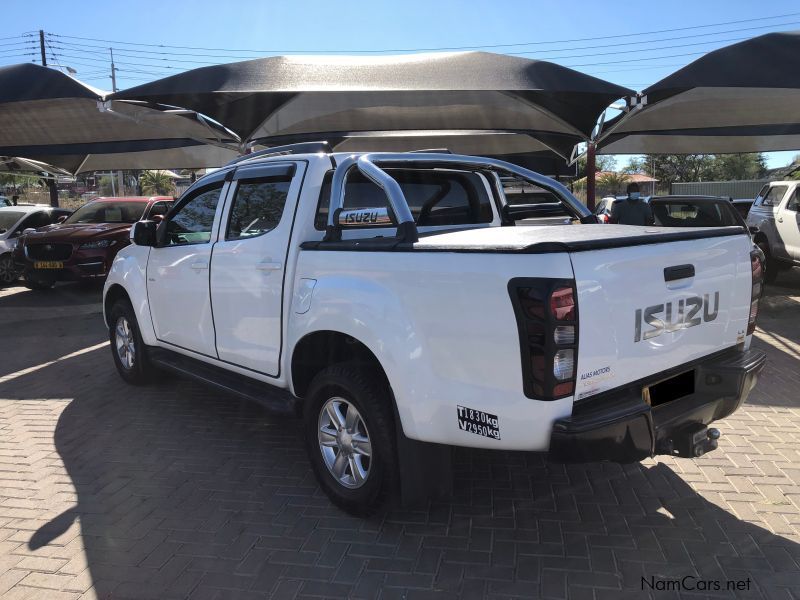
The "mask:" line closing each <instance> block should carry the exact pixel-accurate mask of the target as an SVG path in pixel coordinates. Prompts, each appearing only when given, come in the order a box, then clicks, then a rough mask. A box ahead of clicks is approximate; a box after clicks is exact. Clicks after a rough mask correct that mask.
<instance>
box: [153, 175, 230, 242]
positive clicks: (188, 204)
mask: <svg viewBox="0 0 800 600" xmlns="http://www.w3.org/2000/svg"><path fill="white" fill-rule="evenodd" d="M221 191H222V182H221V181H220V182H219V183H217V184H214V185H213V186H211V187H208V188H205V189H203V190H198V191H197V193H196V194H195V195H193V196H192V197H190V198H189V199H188V200H186V201H185V202H182V203H181V206H180V208H178V210H177V212H176V213H175V214H173V215H172V216H171V217H170V218H169V220H168V221H167V223H166V235H165V240H164V243H165V245H167V246H180V245H184V244H205V243H208V242H209V241H211V230H212V228H213V226H214V215H215V214H216V212H217V204H219V196H220V192H221Z"/></svg>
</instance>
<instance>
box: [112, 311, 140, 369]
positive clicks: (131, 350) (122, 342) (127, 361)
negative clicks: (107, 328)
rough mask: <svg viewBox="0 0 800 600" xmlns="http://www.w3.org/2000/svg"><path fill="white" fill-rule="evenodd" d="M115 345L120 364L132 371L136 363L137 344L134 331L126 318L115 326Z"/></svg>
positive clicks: (121, 319)
mask: <svg viewBox="0 0 800 600" xmlns="http://www.w3.org/2000/svg"><path fill="white" fill-rule="evenodd" d="M114 345H115V346H116V348H117V357H118V358H119V362H120V363H121V364H122V366H123V367H124V368H125V369H126V370H130V369H132V368H133V365H134V362H135V361H136V343H135V340H134V337H133V329H132V328H131V325H130V323H129V322H128V319H126V318H125V317H120V318H119V319H117V323H116V325H115V326H114Z"/></svg>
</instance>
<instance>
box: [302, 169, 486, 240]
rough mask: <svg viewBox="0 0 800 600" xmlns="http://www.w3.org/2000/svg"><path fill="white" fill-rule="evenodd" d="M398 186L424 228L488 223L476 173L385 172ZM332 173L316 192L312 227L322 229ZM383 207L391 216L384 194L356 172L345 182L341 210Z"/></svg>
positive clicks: (434, 171)
mask: <svg viewBox="0 0 800 600" xmlns="http://www.w3.org/2000/svg"><path fill="white" fill-rule="evenodd" d="M387 172H388V173H389V174H390V175H391V176H392V177H394V178H395V179H396V180H397V182H398V183H399V184H400V187H401V188H402V190H403V194H404V195H405V197H406V200H407V201H408V207H409V208H410V209H411V214H412V215H413V216H414V221H416V223H417V225H419V226H420V227H424V226H426V225H472V224H479V223H491V221H492V218H493V214H492V199H491V197H490V196H489V193H488V191H487V189H486V186H485V185H484V180H483V179H482V178H481V176H480V175H478V174H477V173H471V172H465V171H445V170H430V169H426V170H423V169H419V170H410V169H387ZM332 179H333V172H329V173H328V174H327V175H326V176H325V180H324V182H323V184H322V190H321V192H320V198H319V205H318V206H317V216H316V219H315V226H316V228H317V229H319V230H323V229H325V225H326V224H327V221H328V207H329V205H330V196H331V180H332ZM379 207H385V208H388V209H389V212H390V214H391V213H392V209H391V206H390V205H389V201H388V199H387V197H386V194H385V193H384V192H383V190H382V189H381V188H379V187H378V186H377V185H375V184H374V183H373V182H372V181H370V180H368V179H367V178H366V177H364V176H363V175H362V174H361V173H360V172H358V171H353V172H351V174H350V176H349V177H348V180H347V187H346V189H345V197H344V208H345V209H354V208H379Z"/></svg>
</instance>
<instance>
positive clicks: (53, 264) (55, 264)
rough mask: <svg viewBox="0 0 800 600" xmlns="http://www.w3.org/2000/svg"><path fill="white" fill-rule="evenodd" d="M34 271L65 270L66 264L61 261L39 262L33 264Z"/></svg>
mask: <svg viewBox="0 0 800 600" xmlns="http://www.w3.org/2000/svg"><path fill="white" fill-rule="evenodd" d="M33 268H34V269H63V268H64V263H63V262H61V261H60V260H37V261H36V262H35V263H33Z"/></svg>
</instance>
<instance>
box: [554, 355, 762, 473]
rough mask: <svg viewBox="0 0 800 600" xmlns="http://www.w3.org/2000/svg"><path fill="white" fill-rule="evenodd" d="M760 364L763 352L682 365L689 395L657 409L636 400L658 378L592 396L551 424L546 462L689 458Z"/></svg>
mask: <svg viewBox="0 0 800 600" xmlns="http://www.w3.org/2000/svg"><path fill="white" fill-rule="evenodd" d="M765 362H766V354H765V353H764V352H762V351H761V350H753V349H751V350H748V351H746V352H742V351H739V350H732V351H726V352H724V353H722V354H717V355H714V356H713V357H711V358H708V359H706V360H704V361H702V362H699V363H696V364H693V365H687V366H686V369H684V371H687V370H690V369H694V373H695V384H694V393H692V394H690V395H687V396H684V397H681V398H677V399H675V400H671V401H669V402H666V403H664V404H661V405H658V406H650V405H649V404H647V403H646V402H645V400H644V399H643V394H642V390H643V388H644V387H645V386H646V385H648V384H650V383H655V382H656V381H657V380H658V378H654V379H653V381H652V382H639V383H638V384H637V385H631V386H627V387H625V388H623V389H620V390H612V391H610V392H607V393H603V394H598V395H597V396H595V397H593V398H590V399H587V400H585V401H584V402H581V403H578V404H576V405H575V407H574V409H573V414H572V415H571V416H569V417H564V418H562V419H558V420H557V421H556V422H555V423H554V425H553V433H552V437H551V440H550V452H549V457H550V458H551V459H552V460H554V461H557V462H591V461H598V460H606V461H613V462H635V461H639V460H642V459H644V458H647V457H649V456H655V455H657V454H669V455H675V456H694V454H693V448H694V447H695V446H694V444H695V443H697V442H698V441H699V440H700V439H701V438H704V437H705V436H704V434H703V432H704V431H705V427H706V426H707V425H708V424H709V423H712V422H713V421H716V420H718V419H722V418H724V417H727V416H728V415H730V414H731V413H733V412H734V411H735V410H737V409H738V408H739V407H740V406H741V405H742V403H744V401H745V400H746V399H747V396H748V395H749V394H750V391H751V390H752V389H753V387H754V386H755V384H756V382H757V381H758V375H759V373H760V372H761V370H762V369H763V368H764V364H765ZM675 372H676V373H677V372H680V369H677V370H675ZM714 447H716V444H711V445H709V446H707V448H710V449H713V448H714Z"/></svg>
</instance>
